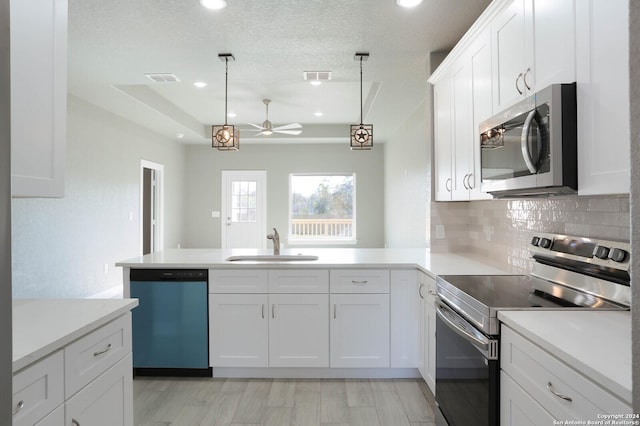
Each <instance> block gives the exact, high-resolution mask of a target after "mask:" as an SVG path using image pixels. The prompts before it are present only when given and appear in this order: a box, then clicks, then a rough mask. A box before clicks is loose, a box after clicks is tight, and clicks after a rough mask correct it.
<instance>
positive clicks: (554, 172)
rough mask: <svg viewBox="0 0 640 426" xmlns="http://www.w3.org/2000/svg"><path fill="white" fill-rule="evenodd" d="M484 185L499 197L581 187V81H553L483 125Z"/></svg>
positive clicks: (542, 194) (561, 191)
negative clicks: (578, 88)
mask: <svg viewBox="0 0 640 426" xmlns="http://www.w3.org/2000/svg"><path fill="white" fill-rule="evenodd" d="M479 131H480V164H481V189H482V191H483V192H488V193H490V194H492V195H493V196H494V197H496V198H504V197H527V196H544V195H560V194H572V193H575V192H576V191H577V189H578V151H577V110H576V84H575V83H571V84H553V85H551V86H549V87H547V88H545V89H543V90H540V91H539V92H537V93H535V94H534V95H532V96H530V97H528V98H527V99H524V100H523V101H521V102H519V103H517V104H516V105H514V106H513V107H511V108H509V109H507V110H506V111H503V112H502V113H500V114H498V115H496V116H494V117H492V118H490V119H488V120H486V121H484V122H482V123H481V124H480V128H479Z"/></svg>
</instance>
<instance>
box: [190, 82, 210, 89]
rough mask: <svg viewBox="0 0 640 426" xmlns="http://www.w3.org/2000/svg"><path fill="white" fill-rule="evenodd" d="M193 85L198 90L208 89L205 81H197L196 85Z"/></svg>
mask: <svg viewBox="0 0 640 426" xmlns="http://www.w3.org/2000/svg"><path fill="white" fill-rule="evenodd" d="M193 85H194V86H196V87H197V88H198V89H202V88H203V87H207V83H205V82H204V81H196V82H195V83H193Z"/></svg>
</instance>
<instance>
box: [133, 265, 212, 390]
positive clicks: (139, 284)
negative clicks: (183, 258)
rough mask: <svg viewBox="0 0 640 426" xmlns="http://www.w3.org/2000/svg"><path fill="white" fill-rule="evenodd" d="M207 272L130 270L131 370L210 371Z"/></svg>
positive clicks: (170, 373) (177, 373)
mask: <svg viewBox="0 0 640 426" xmlns="http://www.w3.org/2000/svg"><path fill="white" fill-rule="evenodd" d="M207 278H208V271H207V270H206V269H132V270H131V272H130V275H129V281H130V288H131V297H133V298H137V299H138V303H139V305H138V307H137V308H136V309H134V310H133V313H132V325H133V331H132V332H133V335H132V340H133V372H134V375H139V376H207V377H210V376H211V371H212V370H211V367H209V313H208V290H207Z"/></svg>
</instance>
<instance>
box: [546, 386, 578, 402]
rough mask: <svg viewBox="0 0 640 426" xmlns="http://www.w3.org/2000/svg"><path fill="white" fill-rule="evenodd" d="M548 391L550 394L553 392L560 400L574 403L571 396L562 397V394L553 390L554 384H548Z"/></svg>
mask: <svg viewBox="0 0 640 426" xmlns="http://www.w3.org/2000/svg"><path fill="white" fill-rule="evenodd" d="M547 390H548V391H549V392H551V393H552V394H554V395H555V396H557V397H558V398H560V399H564V400H565V401H569V402H573V399H572V398H571V397H570V396H567V395H562V394H561V393H558V392H556V391H554V390H553V384H551V382H547Z"/></svg>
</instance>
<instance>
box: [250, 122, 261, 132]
mask: <svg viewBox="0 0 640 426" xmlns="http://www.w3.org/2000/svg"><path fill="white" fill-rule="evenodd" d="M247 124H248V125H249V126H253V127H255V128H256V129H260V130H264V127H262V126H258V125H257V124H253V123H247Z"/></svg>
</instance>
